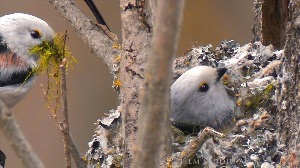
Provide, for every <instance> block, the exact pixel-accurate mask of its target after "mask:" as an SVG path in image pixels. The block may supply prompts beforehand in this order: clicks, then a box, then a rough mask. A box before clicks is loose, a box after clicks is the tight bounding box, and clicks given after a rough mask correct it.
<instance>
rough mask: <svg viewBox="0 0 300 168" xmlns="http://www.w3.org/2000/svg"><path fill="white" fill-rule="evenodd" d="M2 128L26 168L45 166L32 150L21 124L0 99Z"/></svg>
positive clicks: (0, 122) (0, 123) (0, 127)
mask: <svg viewBox="0 0 300 168" xmlns="http://www.w3.org/2000/svg"><path fill="white" fill-rule="evenodd" d="M0 129H1V130H2V132H3V134H4V136H5V137H6V138H7V139H8V141H9V142H10V143H11V145H12V147H13V149H14V151H15V152H16V154H17V156H18V157H19V158H20V159H21V161H22V163H23V165H24V167H26V168H43V167H44V165H43V163H42V162H41V160H40V159H39V158H38V156H37V155H36V153H35V152H34V151H33V150H32V147H31V146H30V144H29V142H28V141H27V139H26V138H25V137H24V135H23V133H22V131H21V129H20V127H19V125H18V124H17V122H16V120H15V119H14V118H13V115H12V114H11V112H10V111H9V109H8V108H7V107H6V105H5V104H4V102H3V101H2V100H0Z"/></svg>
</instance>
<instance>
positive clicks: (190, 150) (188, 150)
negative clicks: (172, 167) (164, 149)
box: [171, 127, 223, 168]
mask: <svg viewBox="0 0 300 168" xmlns="http://www.w3.org/2000/svg"><path fill="white" fill-rule="evenodd" d="M209 137H223V134H222V133H219V132H217V131H215V130H214V129H212V128H209V127H207V128H205V129H204V130H203V131H201V132H199V133H198V136H197V137H195V138H194V139H193V140H192V141H191V142H190V143H189V144H188V145H187V146H186V147H185V148H184V150H183V151H182V152H181V153H180V155H179V157H178V158H172V159H171V161H173V162H175V163H180V165H178V166H179V168H184V167H187V166H188V165H189V163H190V161H191V160H193V159H194V158H195V156H196V153H197V152H198V151H199V150H200V149H201V147H202V146H203V144H204V143H205V142H206V140H207V139H208V138H209ZM176 167H177V166H176Z"/></svg>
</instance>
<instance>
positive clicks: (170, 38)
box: [132, 0, 185, 168]
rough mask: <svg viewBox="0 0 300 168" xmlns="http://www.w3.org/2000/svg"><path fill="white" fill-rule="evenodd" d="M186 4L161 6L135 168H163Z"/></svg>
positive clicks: (171, 1) (175, 1) (179, 0)
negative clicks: (162, 159) (177, 52)
mask: <svg viewBox="0 0 300 168" xmlns="http://www.w3.org/2000/svg"><path fill="white" fill-rule="evenodd" d="M184 2H185V1H183V0H165V1H158V3H157V5H158V6H157V10H156V15H155V24H154V32H153V38H152V43H151V49H152V51H151V57H149V59H148V65H147V71H146V72H145V84H144V97H143V98H142V104H141V108H140V115H139V127H138V131H139V132H138V136H137V137H138V140H137V142H138V143H137V150H136V153H135V158H134V161H133V166H132V167H136V168H139V167H160V154H161V149H162V145H163V144H164V142H165V141H164V140H165V137H166V125H167V124H166V122H167V116H168V111H169V89H170V81H171V72H172V71H171V70H172V68H171V67H172V66H171V65H172V63H173V59H174V57H175V53H176V51H177V46H178V39H179V34H180V29H181V23H182V18H183V9H184Z"/></svg>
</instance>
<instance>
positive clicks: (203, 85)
mask: <svg viewBox="0 0 300 168" xmlns="http://www.w3.org/2000/svg"><path fill="white" fill-rule="evenodd" d="M208 89H209V86H208V84H207V83H206V82H201V83H200V84H199V91H200V92H206V91H207V90H208Z"/></svg>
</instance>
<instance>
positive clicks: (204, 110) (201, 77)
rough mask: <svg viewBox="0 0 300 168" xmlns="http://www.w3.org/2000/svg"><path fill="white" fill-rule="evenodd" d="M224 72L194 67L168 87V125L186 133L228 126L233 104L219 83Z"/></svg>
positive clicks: (210, 68) (224, 70)
mask: <svg viewBox="0 0 300 168" xmlns="http://www.w3.org/2000/svg"><path fill="white" fill-rule="evenodd" d="M225 72H226V68H220V69H215V68H212V67H208V66H198V67H194V68H192V69H190V70H188V71H187V72H185V73H184V74H182V75H181V76H180V77H179V78H178V79H177V80H176V81H175V82H174V83H173V84H172V86H171V113H170V117H171V121H172V122H173V123H174V124H175V125H176V126H178V127H179V128H180V127H184V128H186V127H189V128H188V129H190V127H200V128H203V127H206V126H209V127H212V128H215V129H219V128H222V127H225V126H226V125H228V124H229V123H230V121H231V117H232V114H233V111H234V106H235V103H234V100H233V99H232V98H231V97H230V96H229V95H228V94H227V92H226V90H225V88H224V85H223V82H222V80H220V79H221V77H222V76H223V75H224V74H225Z"/></svg>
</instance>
